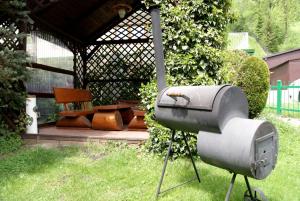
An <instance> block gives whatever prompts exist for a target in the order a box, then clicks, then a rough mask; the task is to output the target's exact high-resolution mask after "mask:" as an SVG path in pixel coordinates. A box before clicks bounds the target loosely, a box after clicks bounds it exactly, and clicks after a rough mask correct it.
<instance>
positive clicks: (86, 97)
mask: <svg viewBox="0 0 300 201" xmlns="http://www.w3.org/2000/svg"><path fill="white" fill-rule="evenodd" d="M53 92H54V97H55V100H56V103H63V104H64V106H65V110H68V106H67V104H68V103H87V102H91V101H92V99H93V97H92V94H91V92H90V91H89V90H84V89H71V88H53ZM87 108H88V106H87V105H86V104H84V105H83V107H82V109H87Z"/></svg>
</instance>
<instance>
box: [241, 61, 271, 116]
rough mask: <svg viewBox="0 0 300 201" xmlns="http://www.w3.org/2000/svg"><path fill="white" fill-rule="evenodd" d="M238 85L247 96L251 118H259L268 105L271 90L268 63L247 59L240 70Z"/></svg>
mask: <svg viewBox="0 0 300 201" xmlns="http://www.w3.org/2000/svg"><path fill="white" fill-rule="evenodd" d="M236 84H237V86H239V87H241V88H242V89H243V91H244V92H245V94H246V96H247V99H248V103H249V117H250V118H255V117H257V116H258V115H259V114H260V113H261V111H262V110H263V109H264V107H265V105H266V102H267V98H268V92H269V88H270V73H269V68H268V65H267V64H266V62H264V61H263V60H262V59H259V58H256V57H249V58H247V59H246V60H245V61H244V62H243V64H242V65H241V67H240V69H239V72H238V76H237V79H236Z"/></svg>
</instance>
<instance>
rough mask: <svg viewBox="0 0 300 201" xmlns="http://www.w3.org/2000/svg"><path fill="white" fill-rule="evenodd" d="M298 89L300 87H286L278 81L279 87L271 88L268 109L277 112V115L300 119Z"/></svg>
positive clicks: (299, 91)
mask: <svg viewBox="0 0 300 201" xmlns="http://www.w3.org/2000/svg"><path fill="white" fill-rule="evenodd" d="M289 89H292V90H289ZM297 89H300V86H295V85H284V84H283V83H282V81H281V80H278V81H277V85H273V86H272V85H271V86H270V90H271V91H270V95H269V98H268V99H269V100H268V105H267V108H269V109H273V110H276V113H277V114H284V115H287V116H291V117H298V118H300V90H297ZM295 92H296V93H295ZM297 93H298V94H297ZM291 94H292V95H291ZM271 95H272V97H271ZM297 97H298V99H297Z"/></svg>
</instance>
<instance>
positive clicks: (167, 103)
mask: <svg viewBox="0 0 300 201" xmlns="http://www.w3.org/2000/svg"><path fill="white" fill-rule="evenodd" d="M226 86H229V85H221V86H178V87H169V88H166V89H164V90H163V91H162V92H161V94H160V96H159V97H158V101H157V106H158V107H170V108H187V109H197V110H212V109H213V104H214V100H215V97H216V96H217V94H218V93H219V91H220V90H221V89H222V88H224V87H226Z"/></svg>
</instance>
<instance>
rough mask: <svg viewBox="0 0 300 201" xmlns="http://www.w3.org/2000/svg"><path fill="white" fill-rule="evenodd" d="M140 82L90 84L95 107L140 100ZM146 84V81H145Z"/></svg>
mask: <svg viewBox="0 0 300 201" xmlns="http://www.w3.org/2000/svg"><path fill="white" fill-rule="evenodd" d="M141 83H142V82H140V81H136V82H135V81H113V82H90V83H89V84H88V88H89V90H90V91H91V92H92V95H93V97H94V100H93V104H94V105H105V104H113V103H115V102H116V101H117V100H138V99H139V97H138V91H139V88H140V86H141ZM144 83H146V81H144Z"/></svg>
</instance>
